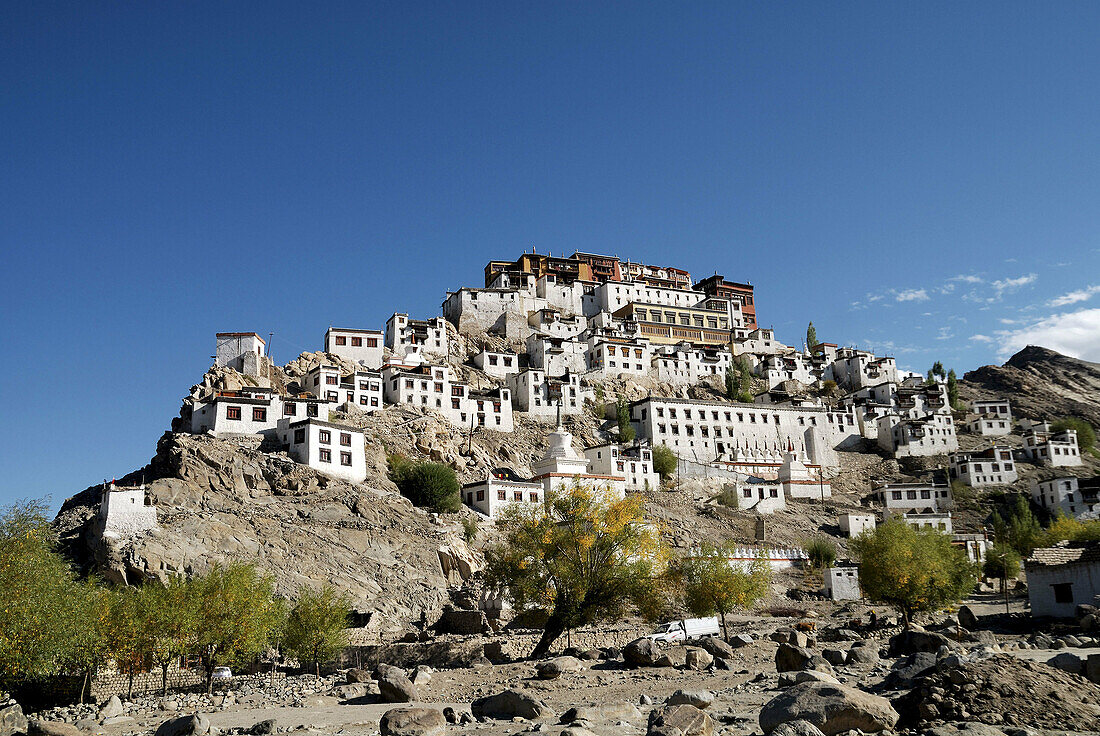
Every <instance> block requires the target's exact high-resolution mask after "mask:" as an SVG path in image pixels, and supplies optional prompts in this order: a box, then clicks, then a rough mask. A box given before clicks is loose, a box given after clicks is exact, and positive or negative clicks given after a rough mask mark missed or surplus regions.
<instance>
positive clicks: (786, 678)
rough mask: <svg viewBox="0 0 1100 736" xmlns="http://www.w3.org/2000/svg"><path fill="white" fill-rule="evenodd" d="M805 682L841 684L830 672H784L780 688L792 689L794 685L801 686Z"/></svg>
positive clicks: (781, 676)
mask: <svg viewBox="0 0 1100 736" xmlns="http://www.w3.org/2000/svg"><path fill="white" fill-rule="evenodd" d="M803 682H827V683H830V684H832V685H839V684H840V680H838V679H836V678H835V677H833V676H832V675H830V674H829V673H828V672H821V671H820V670H800V671H798V672H784V673H783V674H781V675H780V676H779V687H791V686H793V685H799V684H801V683H803Z"/></svg>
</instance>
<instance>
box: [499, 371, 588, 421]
mask: <svg viewBox="0 0 1100 736" xmlns="http://www.w3.org/2000/svg"><path fill="white" fill-rule="evenodd" d="M505 381H506V385H507V386H508V388H509V390H511V392H512V405H513V407H514V408H515V409H516V410H517V411H522V412H526V413H527V415H528V416H529V417H531V418H532V419H540V420H546V419H552V418H554V417H555V416H557V413H558V407H559V404H560V407H561V413H562V415H567V414H580V413H581V412H582V411H583V410H584V402H585V399H589V400H591V399H592V391H591V389H584V388H582V387H581V382H580V377H579V376H577V374H575V373H567V374H565V375H563V376H560V377H557V378H553V377H550V376H548V375H547V374H546V371H542V370H538V369H528V370H522V371H520V372H519V373H516V374H514V375H509V376H508V377H507V378H506V379H505Z"/></svg>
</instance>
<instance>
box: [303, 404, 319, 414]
mask: <svg viewBox="0 0 1100 736" xmlns="http://www.w3.org/2000/svg"><path fill="white" fill-rule="evenodd" d="M306 416H307V417H315V416H317V405H316V404H306Z"/></svg>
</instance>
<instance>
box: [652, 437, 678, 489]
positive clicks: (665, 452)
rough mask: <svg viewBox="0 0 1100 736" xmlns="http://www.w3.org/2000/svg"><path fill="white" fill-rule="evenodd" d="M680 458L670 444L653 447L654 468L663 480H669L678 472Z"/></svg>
mask: <svg viewBox="0 0 1100 736" xmlns="http://www.w3.org/2000/svg"><path fill="white" fill-rule="evenodd" d="M678 463H679V460H677V459H676V454H675V453H674V452H673V451H672V450H670V449H669V447H668V445H657V446H656V447H654V448H653V470H655V471H656V472H657V475H659V476H661V480H662V481H667V480H668V479H669V478H671V477H672V474H673V473H675V472H676V466H677V464H678Z"/></svg>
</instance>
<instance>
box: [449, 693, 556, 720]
mask: <svg viewBox="0 0 1100 736" xmlns="http://www.w3.org/2000/svg"><path fill="white" fill-rule="evenodd" d="M470 711H471V712H472V713H473V714H474V717H475V718H495V719H498V720H505V721H507V720H511V719H513V718H526V719H528V720H532V719H535V718H548V717H552V716H553V715H554V711H552V710H551V709H550V707H549V706H548V705H546V703H544V702H542V701H541V700H538V699H537V698H535V697H532V696H531V695H528V694H527V693H521V692H520V691H519V690H505V691H504V692H500V693H497V694H496V695H486V696H485V697H483V698H478V699H477V700H475V701H474V702H472V703H470Z"/></svg>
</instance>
